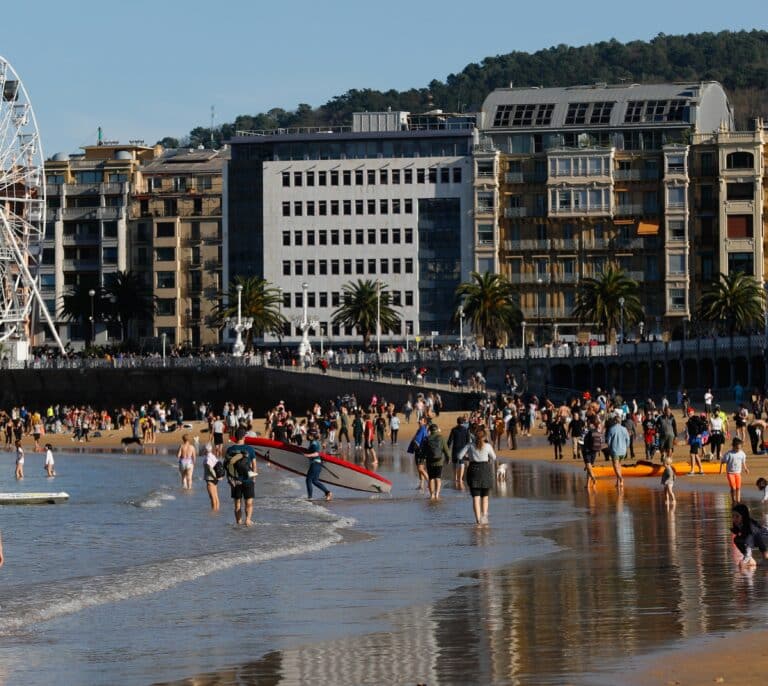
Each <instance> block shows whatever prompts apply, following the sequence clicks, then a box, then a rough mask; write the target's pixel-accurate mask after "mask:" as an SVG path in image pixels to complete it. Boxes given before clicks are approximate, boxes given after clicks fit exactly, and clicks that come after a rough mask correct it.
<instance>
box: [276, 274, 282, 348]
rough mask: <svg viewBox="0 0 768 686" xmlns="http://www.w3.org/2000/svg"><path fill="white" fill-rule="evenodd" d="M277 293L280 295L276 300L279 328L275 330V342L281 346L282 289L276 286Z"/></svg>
mask: <svg viewBox="0 0 768 686" xmlns="http://www.w3.org/2000/svg"><path fill="white" fill-rule="evenodd" d="M277 293H278V295H279V296H280V297H279V299H278V301H277V319H278V321H279V322H280V328H279V329H278V331H277V343H278V345H279V346H280V347H281V348H282V347H283V289H282V288H280V287H278V289H277Z"/></svg>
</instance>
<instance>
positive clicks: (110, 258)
mask: <svg viewBox="0 0 768 686" xmlns="http://www.w3.org/2000/svg"><path fill="white" fill-rule="evenodd" d="M101 262H102V264H117V248H116V247H109V248H102V249H101Z"/></svg>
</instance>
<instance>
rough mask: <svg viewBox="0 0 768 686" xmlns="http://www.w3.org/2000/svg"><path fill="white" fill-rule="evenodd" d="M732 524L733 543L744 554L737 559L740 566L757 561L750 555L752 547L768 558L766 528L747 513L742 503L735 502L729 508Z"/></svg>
mask: <svg viewBox="0 0 768 686" xmlns="http://www.w3.org/2000/svg"><path fill="white" fill-rule="evenodd" d="M731 512H732V521H733V526H732V527H731V531H732V532H733V533H734V534H735V536H734V537H733V544H734V545H735V546H736V547H737V548H738V549H739V552H740V553H741V554H742V555H743V556H744V557H742V559H741V560H739V566H740V567H753V566H755V565H756V564H757V563H756V562H755V560H754V558H753V557H752V549H753V548H757V549H758V550H759V551H760V552H761V553H762V554H763V559H765V560H768V548H767V547H766V544H767V543H768V528H766V527H764V526H761V525H760V523H759V522H756V521H755V520H754V519H752V517H750V515H749V508H748V507H747V506H746V505H744V503H737V504H736V505H734V506H733V508H732V509H731Z"/></svg>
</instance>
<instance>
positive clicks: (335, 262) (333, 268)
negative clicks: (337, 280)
mask: <svg viewBox="0 0 768 686" xmlns="http://www.w3.org/2000/svg"><path fill="white" fill-rule="evenodd" d="M338 273H339V261H338V260H331V274H334V275H338Z"/></svg>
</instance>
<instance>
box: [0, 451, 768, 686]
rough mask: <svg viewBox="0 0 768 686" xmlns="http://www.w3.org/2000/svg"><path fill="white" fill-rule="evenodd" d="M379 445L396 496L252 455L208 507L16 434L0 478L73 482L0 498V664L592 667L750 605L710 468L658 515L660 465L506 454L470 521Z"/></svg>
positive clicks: (526, 674) (33, 673)
mask: <svg viewBox="0 0 768 686" xmlns="http://www.w3.org/2000/svg"><path fill="white" fill-rule="evenodd" d="M381 458H382V459H381V464H380V468H379V469H380V471H381V472H382V473H383V474H385V475H386V476H387V477H389V478H391V480H392V481H393V493H392V495H391V496H369V495H367V494H359V493H350V492H344V491H342V490H341V489H337V490H336V492H335V494H334V496H335V497H334V501H333V502H332V503H324V502H323V501H322V500H318V501H316V502H311V503H310V502H307V500H306V493H305V492H304V484H303V480H302V479H300V478H297V477H293V476H290V475H288V474H287V473H286V472H284V471H281V470H278V469H275V468H270V467H267V466H266V465H263V466H262V468H261V474H260V476H259V477H258V480H257V497H256V503H255V515H254V519H255V522H256V524H255V526H253V527H250V528H246V527H237V526H235V525H234V521H233V520H234V517H233V513H232V511H231V500H230V499H229V497H228V496H229V494H228V488H227V486H226V485H225V484H221V485H220V486H219V491H220V496H221V502H222V510H221V511H220V512H218V513H212V512H211V511H210V508H209V505H208V499H207V495H206V494H205V488H204V484H203V483H202V482H201V481H200V480H199V473H198V474H196V479H195V484H194V489H193V490H192V492H185V491H183V490H182V489H181V488H180V478H179V474H178V471H177V469H176V461H175V459H173V457H172V456H170V455H157V456H148V455H141V454H130V455H123V454H111V455H90V454H77V455H75V454H72V455H69V454H66V453H58V454H57V455H56V460H57V463H56V468H57V472H58V476H57V477H56V478H55V479H52V480H49V479H46V478H45V476H44V473H43V468H42V462H43V457H42V455H35V454H30V455H28V456H27V464H26V471H27V474H28V476H27V478H25V479H24V481H22V482H20V483H16V482H15V480H14V479H13V465H12V457H11V455H10V454H9V455H8V456H7V459H6V460H4V464H3V465H2V467H0V491H25V490H26V491H43V490H45V491H59V490H63V491H67V492H68V493H69V494H70V501H69V502H68V503H66V504H62V505H56V506H34V507H32V506H28V507H22V506H15V507H0V528H2V531H3V539H4V542H5V553H6V565H5V566H4V567H3V568H2V569H0V684H15V683H25V684H49V683H57V684H73V685H74V684H115V683H119V684H154V683H168V682H177V683H179V684H193V683H194V684H205V683H216V684H238V683H250V682H254V681H257V680H259V679H266V680H268V681H269V683H285V684H291V683H304V682H313V683H318V681H322V682H324V683H334V684H360V683H372V684H373V683H394V682H411V683H417V682H429V683H443V684H452V683H481V682H482V683H520V684H541V683H564V682H578V681H579V679H580V678H584V679H586V680H585V681H583V682H582V683H591V682H593V681H594V680H595V678H596V677H597V676H598V675H599V673H600V672H601V670H606V669H609V668H615V663H616V660H621V659H627V658H631V657H632V656H633V655H639V654H643V653H644V652H648V651H652V650H656V649H659V648H666V647H670V646H672V645H674V644H675V642H676V641H680V640H685V639H689V638H696V637H698V636H702V635H706V634H711V633H713V632H718V631H729V630H737V629H741V628H745V627H747V626H755V625H759V624H760V622H763V621H764V620H762V616H761V615H760V613H759V612H754V611H753V610H754V608H755V607H759V606H760V604H761V603H764V602H765V600H766V599H767V598H768V589H767V588H766V586H767V585H768V584H766V574H765V573H764V572H763V571H762V568H759V569H758V572H757V573H756V574H751V575H749V574H747V575H742V574H739V573H738V571H737V570H736V568H735V565H734V558H733V553H732V547H730V544H729V541H728V538H727V526H728V520H729V516H728V510H729V507H728V504H727V498H726V496H725V494H724V484H719V486H721V487H720V488H718V485H713V486H712V487H710V489H709V490H708V491H707V490H706V489H705V490H704V492H702V493H694V492H688V493H686V492H680V493H678V501H679V502H678V508H677V511H676V513H674V514H671V513H668V512H667V511H666V509H665V508H664V507H663V503H661V501H660V496H661V494H660V490H659V486H658V484H657V480H655V479H654V480H647V481H646V480H638V481H636V482H632V483H631V485H630V486H629V487H628V488H626V489H625V492H624V493H623V494H620V493H617V492H616V490H615V488H613V487H612V486H611V484H610V480H604V481H601V482H600V485H599V488H598V490H597V491H596V492H592V491H587V489H585V488H584V483H585V482H584V477H583V474H581V472H580V471H578V470H574V471H573V472H563V471H558V470H553V469H550V467H549V465H545V464H544V465H540V464H535V465H529V464H520V465H514V466H512V467H511V468H510V470H509V478H508V481H507V483H502V484H499V486H498V488H497V489H496V492H495V494H494V497H493V498H492V500H491V524H490V526H488V527H477V526H475V525H474V523H473V517H472V512H471V501H470V498H469V496H468V495H467V493H466V492H465V491H460V490H456V489H454V488H452V486H451V484H450V483H447V484H446V488H445V490H444V492H443V497H442V499H441V501H440V502H438V503H430V502H429V501H428V500H427V499H426V498H425V497H424V494H423V493H422V492H420V491H418V490H417V489H416V488H415V486H416V477H415V471H414V468H413V463H412V457H411V456H409V455H407V454H406V453H405V452H404V451H403V449H402V447H398V448H395V449H390V448H389V447H386V448H385V449H384V450H383V451H382V455H381ZM566 466H567V465H566ZM635 484H637V485H636V486H635ZM316 496H317V497H320V496H321V494H319V493H316ZM584 675H590V676H584Z"/></svg>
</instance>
